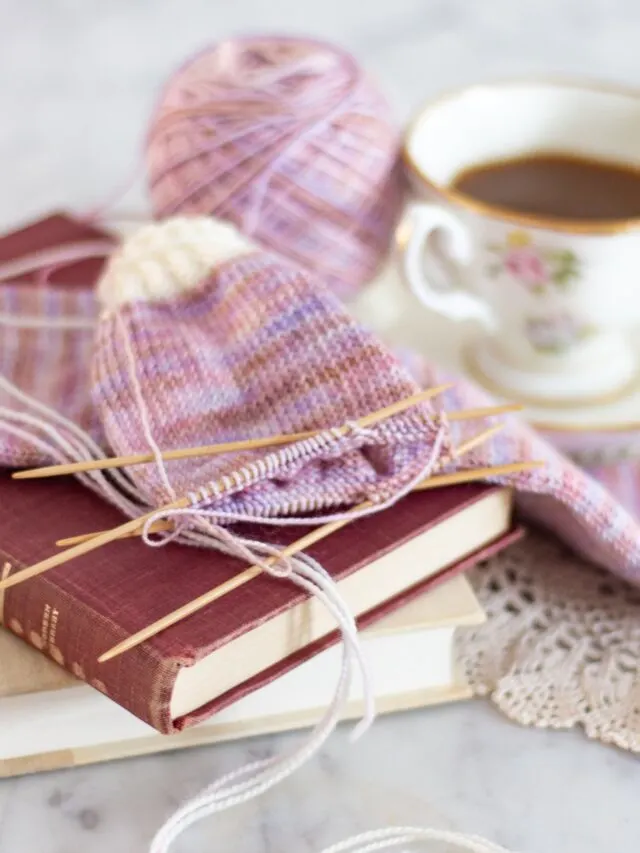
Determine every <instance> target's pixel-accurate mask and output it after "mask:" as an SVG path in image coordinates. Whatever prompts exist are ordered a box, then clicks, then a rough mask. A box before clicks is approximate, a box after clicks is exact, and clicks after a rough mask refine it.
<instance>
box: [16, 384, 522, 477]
mask: <svg viewBox="0 0 640 853" xmlns="http://www.w3.org/2000/svg"><path fill="white" fill-rule="evenodd" d="M449 387H451V386H449V385H441V386H440V387H439V388H434V389H432V390H433V391H434V393H438V392H440V391H446V390H447V388H449ZM521 409H522V406H521V405H519V404H517V403H507V404H505V405H502V406H482V407H480V408H477V409H461V410H459V411H454V412H447V417H448V419H449V420H450V421H466V420H473V419H475V418H487V417H492V416H495V415H503V414H507V413H508V412H518V411H520V410H521ZM375 415H377V413H375V412H374V413H373V414H372V415H367V416H366V417H364V418H362V419H361V420H360V421H358V423H359V424H360V426H368V425H371V424H372V423H375V421H372V420H371V418H372V417H374V416H375ZM385 417H388V415H385ZM376 420H379V418H377V417H376ZM341 429H342V430H346V429H347V427H342V428H341ZM317 434H318V430H309V431H307V432H294V433H289V434H286V433H285V434H282V435H272V436H268V437H266V438H247V439H244V440H242V441H230V442H223V443H220V444H204V445H201V446H200V447H183V448H178V449H176V450H163V451H162V452H161V456H162V459H163V460H165V461H171V460H173V459H193V458H195V457H199V456H216V455H218V454H222V453H234V452H237V451H241V450H255V449H258V448H261V447H277V446H279V445H282V444H292V443H293V442H295V441H302V440H304V439H305V438H312V437H313V436H314V435H317ZM155 461H156V457H155V456H154V455H153V453H135V454H132V455H130V456H113V457H111V458H109V459H87V460H83V461H82V462H67V463H63V464H61V465H47V466H45V467H43V468H28V469H25V470H24V471H15V472H14V473H13V474H12V477H13V479H14V480H36V479H41V478H44V477H62V476H64V475H67V474H83V473H85V472H86V471H104V470H107V469H110V468H124V467H129V466H131V465H143V464H146V463H150V462H155Z"/></svg>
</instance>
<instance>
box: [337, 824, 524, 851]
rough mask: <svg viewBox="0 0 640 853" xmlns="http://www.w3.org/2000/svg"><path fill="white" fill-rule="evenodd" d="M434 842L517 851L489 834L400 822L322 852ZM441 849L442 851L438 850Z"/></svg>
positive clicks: (465, 849) (470, 848)
mask: <svg viewBox="0 0 640 853" xmlns="http://www.w3.org/2000/svg"><path fill="white" fill-rule="evenodd" d="M425 842H426V843H428V844H429V847H431V843H432V842H438V843H439V844H447V845H449V847H454V848H455V849H457V850H463V851H467V853H513V851H509V850H507V848H506V847H500V846H499V845H498V844H494V843H493V842H492V841H487V839H486V838H481V837H480V836H478V835H465V834H464V833H461V832H451V831H449V830H446V829H426V828H425V829H423V828H421V827H414V826H398V827H390V828H388V829H375V830H372V831H370V832H363V833H362V834H361V835H354V836H353V837H352V838H348V839H347V840H346V841H339V842H338V843H337V844H332V845H331V847H326V848H325V849H324V850H323V851H322V853H376V851H379V850H391V849H392V848H395V847H400V846H404V845H406V844H411V845H415V844H416V843H417V844H419V845H420V846H422V845H423V844H424V843H425ZM438 853H440V852H439V851H438Z"/></svg>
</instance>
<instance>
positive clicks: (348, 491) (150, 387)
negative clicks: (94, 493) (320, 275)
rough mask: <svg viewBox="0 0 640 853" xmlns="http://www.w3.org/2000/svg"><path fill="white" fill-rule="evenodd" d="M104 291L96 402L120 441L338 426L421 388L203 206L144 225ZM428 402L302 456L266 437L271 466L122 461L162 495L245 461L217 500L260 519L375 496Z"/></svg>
mask: <svg viewBox="0 0 640 853" xmlns="http://www.w3.org/2000/svg"><path fill="white" fill-rule="evenodd" d="M99 298H100V301H101V304H102V306H103V309H104V310H103V314H102V317H101V321H100V324H99V330H98V337H97V346H96V353H95V359H94V400H95V403H96V406H97V409H98V411H99V414H100V417H101V420H102V423H103V427H104V429H105V433H106V436H107V439H108V441H109V443H110V445H111V447H112V449H113V451H114V452H115V453H116V454H120V455H124V454H129V453H141V452H149V449H150V447H151V448H154V449H155V448H160V449H162V450H167V449H170V448H178V447H192V446H196V445H202V444H210V443H216V442H227V441H231V440H237V439H244V438H253V437H259V436H268V435H274V434H277V433H291V432H298V431H306V430H316V429H323V428H329V427H333V426H341V425H343V424H344V423H346V422H348V421H353V420H355V419H357V418H360V417H361V416H363V415H365V414H367V413H369V412H372V411H375V410H378V409H380V408H382V407H384V406H387V405H389V404H390V403H393V402H395V401H397V400H400V399H402V398H405V397H407V396H409V395H411V394H414V393H416V392H417V391H418V390H419V389H418V386H417V385H416V384H415V383H414V382H413V380H412V379H411V378H410V377H409V374H408V373H407V372H406V371H405V369H404V368H403V367H402V366H401V364H400V363H399V362H398V361H397V360H396V358H395V357H394V356H393V355H392V354H391V353H390V352H388V351H387V350H386V349H385V348H384V347H383V346H382V344H381V343H380V342H379V341H378V340H377V339H376V337H375V336H373V335H372V334H370V333H369V332H367V331H365V330H364V329H362V328H361V327H360V326H359V325H358V324H357V323H356V322H355V321H354V320H353V319H352V318H351V317H350V316H349V315H348V314H347V313H346V312H345V310H344V308H343V307H342V305H341V303H340V302H339V301H338V300H337V299H336V298H335V297H333V296H332V295H331V294H330V293H329V292H328V291H327V290H326V289H325V288H324V287H323V285H322V283H321V282H320V281H317V280H315V279H314V278H313V277H312V276H311V275H310V274H308V273H306V272H303V271H301V270H300V269H298V268H297V267H295V266H293V265H292V264H291V263H290V262H288V261H285V260H283V259H282V258H280V257H279V256H277V255H273V254H269V253H268V252H266V251H263V250H260V249H257V248H256V247H254V246H253V245H252V244H251V243H249V242H248V241H247V240H246V239H245V238H244V237H242V236H240V234H239V233H238V232H237V231H236V230H235V229H234V228H233V227H231V226H230V225H226V224H223V223H221V222H217V221H215V220H212V219H210V218H196V217H194V218H177V219H171V220H166V221H165V222H162V223H157V224H152V225H148V226H146V227H144V228H142V229H141V230H140V231H139V232H137V233H136V234H135V235H133V237H131V238H130V239H129V240H128V241H126V242H125V243H124V245H123V246H122V247H121V249H120V250H119V251H118V252H117V253H116V254H115V255H114V256H113V258H112V260H111V262H110V264H109V266H108V268H107V270H106V272H105V274H104V276H103V278H102V280H101V282H100V285H99ZM432 414H433V412H432V410H431V408H429V407H427V405H426V404H422V405H421V406H418V407H415V408H414V409H413V410H410V411H408V412H405V413H403V414H402V415H397V416H395V417H394V418H390V419H389V420H388V421H386V422H384V423H381V424H380V425H379V426H377V427H376V428H375V429H373V430H371V431H366V432H363V431H360V430H357V429H356V430H354V431H353V432H351V433H350V435H349V436H348V437H347V438H344V439H342V440H340V441H339V442H336V441H333V442H331V441H329V442H328V443H327V444H325V445H324V446H322V447H315V446H313V447H311V448H308V447H307V448H304V452H303V453H302V454H301V455H300V456H297V457H296V455H295V453H294V454H293V455H288V454H287V453H286V452H285V450H284V449H280V450H279V451H277V450H274V451H273V458H272V459H271V460H268V464H267V465H266V467H265V466H264V465H256V464H254V465H253V467H251V463H256V462H257V460H262V459H264V458H265V456H267V455H268V451H264V450H261V451H252V452H242V453H234V454H228V455H223V456H212V457H204V456H203V457H199V458H195V459H189V460H181V461H171V462H167V463H166V468H165V466H163V465H142V466H136V467H132V468H131V469H130V474H131V476H132V477H133V478H134V480H135V482H136V485H137V486H138V488H139V489H140V490H141V492H142V493H143V494H145V495H146V496H147V497H148V499H149V502H150V503H151V504H153V505H156V506H161V505H163V504H165V503H167V501H168V500H170V499H171V498H172V497H174V496H175V495H176V494H177V495H184V494H188V493H189V492H193V491H196V490H198V489H199V488H201V487H202V486H203V485H205V484H207V483H210V482H212V481H220V479H221V478H222V477H224V476H227V477H229V476H230V475H231V474H233V473H234V472H236V473H237V472H238V471H240V469H245V473H246V472H247V471H248V472H249V473H248V475H247V476H249V479H251V481H252V485H250V487H248V488H247V487H246V482H245V483H243V484H240V483H239V481H238V482H235V481H234V482H228V483H227V488H225V490H224V491H225V494H224V496H223V498H222V499H221V500H218V501H217V502H216V508H220V509H224V510H225V511H229V512H240V513H243V514H248V515H252V516H261V517H266V516H280V515H288V514H292V513H293V514H298V513H301V512H306V511H310V510H317V509H321V508H327V507H333V506H336V507H337V506H341V505H349V504H353V503H356V502H358V501H361V500H363V499H366V498H373V499H374V500H380V499H381V498H383V497H388V496H389V494H391V493H392V492H393V490H394V489H397V488H398V486H399V485H400V484H401V483H403V482H406V481H407V480H408V479H410V478H411V476H413V475H415V474H417V473H419V470H420V469H421V467H424V465H425V462H426V460H427V459H428V456H429V453H430V452H431V450H432V448H433V443H434V440H435V437H436V435H437V434H438V431H439V429H440V428H441V427H440V425H439V423H438V421H437V419H435V420H434V419H432V418H431V417H430V416H431V415H432ZM247 466H249V467H247ZM163 469H164V470H163ZM165 471H166V474H165Z"/></svg>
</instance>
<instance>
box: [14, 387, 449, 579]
mask: <svg viewBox="0 0 640 853" xmlns="http://www.w3.org/2000/svg"><path fill="white" fill-rule="evenodd" d="M449 388H451V384H448V385H439V386H437V387H436V388H428V389H427V390H426V391H421V392H420V393H418V394H414V395H412V396H411V397H406V398H405V399H404V400H398V401H396V402H395V403H392V404H391V405H390V406H385V408H384V409H380V410H379V411H377V412H373V413H372V414H369V415H365V417H363V418H361V419H360V420H359V421H357V423H358V424H359V425H360V426H371V425H372V424H374V423H377V422H378V421H380V420H383V419H385V418H389V417H391V416H392V415H396V414H399V413H400V412H403V411H405V410H406V409H409V408H411V407H412V406H416V405H418V404H419V403H424V402H425V401H426V400H429V399H431V397H435V396H436V395H437V394H440V393H442V392H443V391H446V390H448V389H449ZM219 485H220V489H221V491H223V490H224V484H223V483H220V484H219ZM190 505H191V499H190V497H189V496H188V495H185V496H184V497H182V498H178V500H176V501H173V502H172V503H170V504H167V505H166V506H164V507H160V508H159V509H154V510H152V511H151V512H148V513H146V514H145V515H143V516H140V517H139V518H133V519H131V521H127V522H125V523H124V524H120V525H118V526H117V527H114V528H113V529H112V530H105V531H104V532H102V533H100V534H99V535H98V536H94V537H92V538H91V539H88V540H86V541H84V542H80V543H78V544H77V545H73V546H72V547H71V548H67V549H66V550H65V551H59V552H58V553H57V554H53V555H52V556H51V557H47V558H46V559H45V560H41V561H40V562H39V563H35V564H34V565H33V566H29V567H28V568H26V569H23V570H22V571H20V572H16V573H15V574H13V575H10V576H9V577H8V578H4V579H3V580H0V592H2V591H3V590H5V589H9V588H10V587H12V586H16V585H17V584H20V583H23V582H24V581H27V580H30V579H31V578H34V577H37V576H38V575H41V574H43V573H44V572H48V571H49V570H50V569H55V568H57V566H62V565H64V563H67V562H68V561H69V560H73V559H75V558H76V557H81V556H82V555H83V554H88V553H89V552H90V551H95V550H96V549H97V548H101V547H102V546H103V545H107V544H108V543H109V542H115V541H116V539H120V538H122V537H125V536H128V535H130V534H132V533H137V532H139V531H141V530H142V528H143V527H144V525H145V523H146V522H147V521H148V520H149V519H150V518H152V517H153V516H154V515H156V513H157V512H158V511H159V510H171V509H185V508H186V507H188V506H190Z"/></svg>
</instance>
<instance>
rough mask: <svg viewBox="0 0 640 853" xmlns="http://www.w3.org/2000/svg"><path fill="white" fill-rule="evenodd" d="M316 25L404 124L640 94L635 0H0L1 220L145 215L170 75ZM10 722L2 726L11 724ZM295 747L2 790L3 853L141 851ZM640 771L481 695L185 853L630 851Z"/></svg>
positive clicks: (415, 724)
mask: <svg viewBox="0 0 640 853" xmlns="http://www.w3.org/2000/svg"><path fill="white" fill-rule="evenodd" d="M248 29H249V30H253V31H256V30H264V29H268V30H271V31H277V30H286V31H289V32H291V31H294V32H307V33H310V34H314V35H317V36H321V37H327V38H331V39H334V40H337V41H339V42H341V43H342V44H343V45H345V46H347V47H348V48H350V49H352V50H353V51H354V52H355V53H356V54H357V55H358V57H359V58H360V59H361V60H362V62H364V63H365V65H366V66H367V67H368V68H369V69H370V70H371V71H372V72H373V73H374V74H375V75H377V77H378V78H379V79H380V81H381V83H382V85H383V86H384V88H385V89H386V91H387V92H388V94H389V96H390V97H391V98H392V99H393V100H394V103H395V105H396V109H397V113H398V117H399V118H400V119H402V120H404V119H406V118H407V117H408V115H409V114H410V112H411V110H412V109H413V108H414V107H415V106H417V105H418V104H419V103H420V102H421V101H422V100H424V99H426V98H427V97H429V96H431V95H433V94H435V93H437V92H439V91H441V90H443V89H446V88H448V87H451V86H456V85H459V84H462V83H467V82H472V81H476V80H479V79H490V78H495V77H503V76H509V75H519V74H529V73H532V72H535V73H541V72H544V73H556V74H557V73H563V74H581V75H588V76H591V77H594V76H595V77H600V78H605V79H609V80H619V81H623V82H626V83H632V84H637V83H638V82H640V65H639V64H638V34H639V33H640V5H638V4H637V3H636V2H634V0H368V2H365V0H317V2H308V0H269V2H267V1H266V0H110V2H108V3H107V2H103V3H98V2H91V0H19V2H18V0H15V2H14V0H0V80H1V81H2V85H1V86H0V114H1V115H2V117H3V121H2V125H1V127H0V187H1V189H2V191H1V192H0V226H2V227H3V226H9V225H11V224H12V223H14V222H16V221H18V220H22V219H25V218H27V217H30V216H34V215H37V214H39V213H40V212H42V211H45V210H47V209H50V208H52V207H54V206H67V207H69V206H71V207H72V208H75V209H81V210H84V209H87V208H90V207H92V206H93V205H95V204H97V203H100V202H102V201H104V200H105V199H106V198H108V197H109V196H110V195H111V194H112V193H113V192H114V190H115V189H116V188H117V187H118V186H120V185H122V184H123V183H124V182H125V181H126V180H127V178H128V177H129V175H130V174H131V173H132V171H133V170H134V168H135V167H136V165H137V166H138V181H137V184H136V185H135V187H134V188H133V189H132V191H131V192H130V193H129V194H128V196H127V197H126V198H125V199H124V200H123V201H122V203H121V204H120V210H122V211H126V212H132V211H134V210H141V209H143V207H144V192H143V181H142V180H141V172H142V168H141V161H140V152H141V147H142V140H143V134H144V128H145V122H146V119H147V116H148V114H149V111H150V109H151V105H152V103H153V101H154V97H155V95H156V93H157V91H158V88H159V86H160V85H161V83H162V81H163V79H164V78H165V76H166V75H167V74H168V73H169V72H170V71H171V69H172V68H173V67H174V66H175V65H176V64H177V63H178V62H180V61H181V60H182V59H183V58H184V57H185V56H186V55H187V54H189V53H190V52H192V51H193V50H195V49H197V48H198V47H200V46H201V45H203V44H204V43H206V42H207V41H210V40H212V39H216V38H219V37H222V36H225V35H228V34H230V33H234V32H239V31H246V30H248ZM0 725H1V720H0ZM298 737H299V736H298V735H296V736H278V737H273V738H268V739H260V740H255V741H249V742H246V743H240V744H230V745H225V746H218V747H213V748H208V749H201V750H195V751H190V752H184V753H178V754H172V755H168V756H164V757H151V758H145V759H139V760H134V761H129V762H126V763H115V764H112V765H108V766H102V767H92V768H85V769H78V770H74V771H67V772H61V773H54V774H48V775H43V776H39V777H33V778H24V779H20V780H14V781H5V782H3V783H0V853H18V851H19V853H32V851H34V853H35V851H38V853H87V851H90V853H114V851H117V853H136V851H143V850H145V849H146V848H147V846H148V842H149V839H150V837H151V836H152V834H153V831H154V829H155V828H157V826H158V825H159V824H160V822H161V821H162V819H163V817H165V816H166V815H167V814H168V813H169V812H170V811H171V809H172V808H173V807H175V806H176V805H177V804H178V803H179V802H180V801H181V800H183V799H184V798H185V797H187V796H188V795H189V794H191V793H194V792H195V791H197V790H198V789H199V788H200V787H201V786H203V785H204V784H206V783H207V782H209V781H210V780H212V779H213V778H214V777H216V776H217V775H219V774H220V773H222V772H224V771H227V770H230V769H232V768H234V767H236V766H238V765H239V764H241V763H244V761H246V760H247V759H249V758H251V757H252V756H254V755H255V754H256V753H259V754H260V755H262V754H264V753H265V751H272V750H276V749H278V750H279V749H282V748H285V747H287V746H290V745H292V744H293V743H294V742H295V741H297V739H298ZM639 783H640V767H639V766H638V762H637V759H635V758H633V757H631V756H629V755H625V754H622V753H619V752H616V751H615V750H613V749H610V748H605V747H602V746H600V745H598V744H594V743H590V742H588V741H587V740H586V739H584V737H583V736H582V735H581V734H580V733H577V732H571V733H559V732H550V731H549V732H541V731H530V730H524V729H520V728H518V727H516V726H514V725H512V724H511V723H509V722H508V721H506V720H504V719H502V718H501V717H500V716H499V715H498V714H497V713H496V712H495V711H493V710H492V709H491V708H490V707H489V706H487V705H485V704H483V703H482V702H472V703H468V704H465V705H460V706H456V707H448V708H437V709H431V710H428V711H424V712H416V713H412V714H408V715H402V716H398V717H396V718H393V719H385V720H381V721H378V723H377V724H376V726H375V727H374V729H373V731H372V732H371V733H369V735H368V736H367V737H366V738H365V739H364V740H363V741H362V742H361V743H360V744H359V745H358V746H356V747H349V748H347V745H346V732H345V730H344V729H343V730H341V731H340V732H338V733H337V734H336V735H335V736H334V737H333V739H332V740H331V742H330V744H329V745H328V747H327V748H326V749H325V751H324V752H323V754H322V755H321V756H320V757H319V758H318V759H317V760H315V761H314V762H313V763H312V764H310V765H309V766H308V767H307V768H305V769H304V770H302V771H300V772H299V773H298V774H297V775H296V776H295V777H294V778H293V779H291V780H289V781H288V782H286V783H285V784H283V785H281V786H280V787H279V788H277V789H276V790H274V791H273V792H271V793H270V794H269V795H267V796H265V797H263V798H261V799H260V800H258V801H256V802H254V803H252V804H250V805H247V806H245V807H243V808H242V809H239V810H237V812H232V813H229V814H227V815H225V816H221V817H219V818H216V819H212V820H208V821H206V822H204V823H202V824H200V825H199V826H198V827H196V828H194V829H193V830H192V831H191V832H190V833H189V834H188V835H187V836H185V838H184V839H183V840H182V841H181V842H180V843H179V844H178V845H176V848H175V849H176V851H177V853H199V851H205V850H206V851H213V850H220V851H229V853H231V851H234V853H250V851H251V853H270V851H278V853H281V851H282V853H286V851H292V853H293V851H295V853H311V851H316V850H318V849H320V847H321V846H322V845H323V844H326V843H329V842H330V841H334V840H337V839H338V838H341V837H343V836H345V835H347V834H349V833H351V832H356V831H361V830H364V829H366V828H370V827H373V826H376V825H384V824H391V823H397V824H399V823H412V824H422V825H434V826H442V827H452V828H456V829H460V830H466V831H473V832H479V833H481V834H484V835H486V836H488V837H489V838H491V839H493V840H495V841H497V842H500V843H503V844H505V845H507V846H510V847H512V848H513V849H515V850H518V851H520V853H611V851H615V853H626V851H629V853H631V851H633V850H636V849H637V847H638V837H639V835H640V815H639V811H638V805H637V804H638V785H639Z"/></svg>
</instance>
